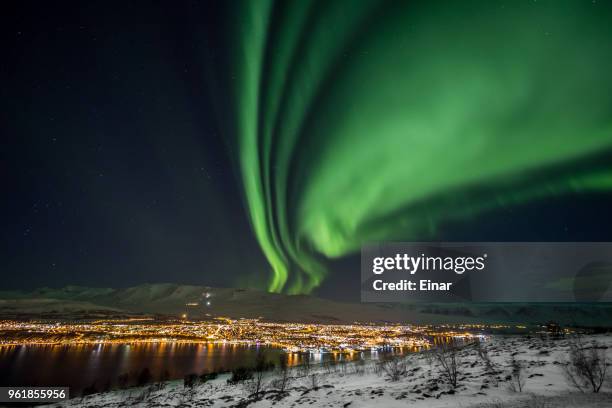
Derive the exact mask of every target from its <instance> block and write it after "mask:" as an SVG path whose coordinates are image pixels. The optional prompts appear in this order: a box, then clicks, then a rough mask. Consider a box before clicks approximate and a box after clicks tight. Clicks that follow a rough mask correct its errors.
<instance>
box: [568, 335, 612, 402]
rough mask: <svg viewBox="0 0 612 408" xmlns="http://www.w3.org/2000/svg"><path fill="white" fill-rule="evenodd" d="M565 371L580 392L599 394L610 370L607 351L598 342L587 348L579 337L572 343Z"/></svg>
mask: <svg viewBox="0 0 612 408" xmlns="http://www.w3.org/2000/svg"><path fill="white" fill-rule="evenodd" d="M564 370H565V375H566V377H567V379H568V381H569V382H570V384H572V385H573V386H574V387H576V388H577V389H578V390H579V391H581V392H586V391H587V390H591V391H592V392H599V390H600V389H601V387H602V385H603V383H604V381H605V380H606V375H607V370H608V362H607V359H606V354H605V351H604V350H602V349H601V348H600V345H599V344H598V343H597V342H596V341H593V342H592V343H591V345H590V346H585V345H584V344H583V343H582V341H581V339H580V337H577V338H576V339H575V340H574V341H573V342H571V343H570V347H569V361H568V362H567V363H566V364H565V368H564Z"/></svg>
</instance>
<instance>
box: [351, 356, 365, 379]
mask: <svg viewBox="0 0 612 408" xmlns="http://www.w3.org/2000/svg"><path fill="white" fill-rule="evenodd" d="M365 365H366V362H365V360H364V359H359V360H357V361H356V362H355V364H354V366H353V369H354V370H355V374H357V375H364V374H365Z"/></svg>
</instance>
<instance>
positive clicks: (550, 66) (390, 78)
mask: <svg viewBox="0 0 612 408" xmlns="http://www.w3.org/2000/svg"><path fill="white" fill-rule="evenodd" d="M532 3H533V2H482V3H478V2H467V3H464V5H463V6H461V7H455V8H452V7H450V5H452V4H453V3H451V2H449V3H447V5H448V6H449V7H442V6H435V7H434V6H431V7H428V6H427V3H426V2H425V3H408V2H369V1H363V2H360V3H359V4H358V5H357V3H351V4H352V6H351V7H349V6H348V5H347V4H346V3H344V2H341V1H339V2H316V1H315V2H307V1H304V2H295V3H293V5H289V4H290V3H283V2H278V3H276V4H273V5H269V6H268V5H267V3H265V2H250V3H249V2H247V3H244V4H243V3H241V2H238V1H235V2H219V3H214V2H205V1H203V2H199V1H197V2H196V1H185V2H117V3H109V2H74V3H71V2H62V3H58V4H54V5H51V4H43V3H39V2H4V3H3V4H2V5H1V6H0V7H2V10H1V12H0V16H1V17H0V33H1V37H0V41H1V43H0V44H1V49H2V54H1V55H2V57H1V59H0V76H1V82H2V86H1V87H0V103H1V104H2V108H1V109H0V134H1V136H2V149H1V150H0V159H1V161H0V172H1V174H2V180H3V182H2V185H3V188H2V197H3V199H2V200H0V214H1V216H2V226H3V227H2V229H1V230H0V240H1V245H2V250H1V251H0V256H1V264H0V268H1V270H2V277H3V284H2V286H1V288H2V289H16V288H23V289H28V288H34V287H40V286H53V287H58V286H64V285H68V284H74V285H86V286H111V287H125V286H130V285H135V284H140V283H146V282H150V283H154V282H178V283H188V284H200V285H211V286H251V287H258V288H263V289H269V290H273V291H284V292H289V293H305V292H313V293H316V294H319V295H321V296H325V297H331V298H338V299H352V300H355V299H358V297H359V277H358V276H359V256H358V254H356V253H357V252H358V250H359V246H360V244H361V243H362V242H368V241H376V240H415V241H429V240H432V241H433V240H457V241H611V240H612V217H610V208H612V193H611V191H612V182H611V181H610V180H612V178H611V176H610V175H611V172H612V166H610V163H612V160H611V159H612V154H611V152H612V150H611V148H612V114H611V113H610V112H612V81H611V80H610V76H609V72H611V71H612V49H611V46H610V44H609V38H610V35H611V34H612V33H611V32H610V31H611V30H612V28H610V26H609V24H608V21H609V18H610V16H611V15H612V13H611V10H610V5H609V4H608V5H606V4H603V5H600V4H599V3H592V2H590V1H588V2H578V1H577V2H573V3H567V4H565V3H564V5H563V6H560V5H559V6H555V3H557V4H558V2H549V3H547V2H537V3H538V4H537V5H533V4H532ZM540 3H544V4H543V5H540ZM602 3H603V2H602ZM455 4H456V3H455ZM538 7H540V8H538ZM476 11H478V12H476ZM587 27H588V29H587ZM340 287H342V288H346V289H343V290H339V288H340Z"/></svg>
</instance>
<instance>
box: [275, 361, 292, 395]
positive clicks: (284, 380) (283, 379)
mask: <svg viewBox="0 0 612 408" xmlns="http://www.w3.org/2000/svg"><path fill="white" fill-rule="evenodd" d="M290 380H291V371H290V368H289V364H288V362H287V354H281V355H280V356H279V358H278V378H277V379H276V380H275V381H274V383H273V385H274V387H275V388H277V389H278V390H279V391H280V392H285V390H286V389H287V386H288V385H289V381H290Z"/></svg>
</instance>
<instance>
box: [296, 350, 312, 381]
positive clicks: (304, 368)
mask: <svg viewBox="0 0 612 408" xmlns="http://www.w3.org/2000/svg"><path fill="white" fill-rule="evenodd" d="M311 370H312V362H311V361H310V354H304V356H303V358H302V364H301V365H300V367H299V374H300V375H301V376H302V377H308V375H309V374H310V371H311Z"/></svg>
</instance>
